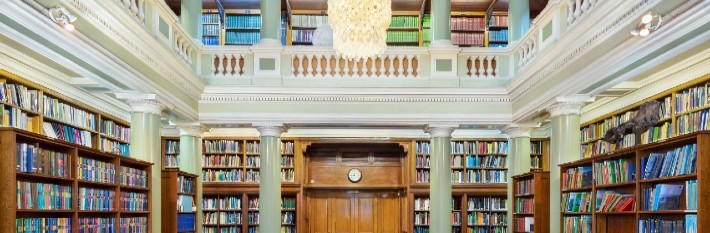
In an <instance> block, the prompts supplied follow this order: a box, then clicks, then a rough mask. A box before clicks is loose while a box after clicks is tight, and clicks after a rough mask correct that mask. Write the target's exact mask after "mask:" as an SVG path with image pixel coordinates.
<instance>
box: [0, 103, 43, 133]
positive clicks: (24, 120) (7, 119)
mask: <svg viewBox="0 0 710 233" xmlns="http://www.w3.org/2000/svg"><path fill="white" fill-rule="evenodd" d="M38 121H39V118H37V117H32V116H30V115H28V114H27V112H25V111H22V110H20V109H18V108H14V107H10V106H4V107H3V104H1V103H0V126H8V127H14V128H18V129H22V130H27V131H33V132H34V131H35V130H34V128H33V127H34V125H35V122H38Z"/></svg>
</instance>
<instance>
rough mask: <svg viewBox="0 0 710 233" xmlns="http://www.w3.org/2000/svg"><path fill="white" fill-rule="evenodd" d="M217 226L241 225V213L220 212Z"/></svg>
mask: <svg viewBox="0 0 710 233" xmlns="http://www.w3.org/2000/svg"><path fill="white" fill-rule="evenodd" d="M219 224H225V225H227V224H242V213H240V212H220V213H219Z"/></svg>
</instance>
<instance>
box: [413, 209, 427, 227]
mask: <svg viewBox="0 0 710 233" xmlns="http://www.w3.org/2000/svg"><path fill="white" fill-rule="evenodd" d="M430 221H431V217H430V216H429V212H415V213H414V225H415V226H416V225H427V226H428V225H429V223H430Z"/></svg>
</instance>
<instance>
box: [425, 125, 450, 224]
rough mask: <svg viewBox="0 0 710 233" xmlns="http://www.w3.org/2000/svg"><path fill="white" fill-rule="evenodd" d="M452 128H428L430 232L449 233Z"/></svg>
mask: <svg viewBox="0 0 710 233" xmlns="http://www.w3.org/2000/svg"><path fill="white" fill-rule="evenodd" d="M453 132H454V127H449V126H441V127H439V126H437V127H429V128H428V129H427V133H429V135H431V164H430V166H431V167H430V169H431V172H430V177H429V178H430V179H429V182H430V186H429V190H430V191H429V192H430V194H429V203H430V206H431V212H430V213H431V215H430V218H431V219H430V231H431V232H437V233H451V133H453Z"/></svg>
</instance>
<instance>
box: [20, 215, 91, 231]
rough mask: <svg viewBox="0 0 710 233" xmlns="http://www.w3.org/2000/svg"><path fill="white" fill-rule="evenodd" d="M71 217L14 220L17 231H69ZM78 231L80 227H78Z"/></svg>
mask: <svg viewBox="0 0 710 233" xmlns="http://www.w3.org/2000/svg"><path fill="white" fill-rule="evenodd" d="M71 222H72V220H71V218H18V219H16V220H15V227H16V228H17V231H16V232H17V233H35V232H49V233H71V232H72V225H71ZM79 229H80V230H79V232H80V233H83V231H81V228H79Z"/></svg>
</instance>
